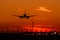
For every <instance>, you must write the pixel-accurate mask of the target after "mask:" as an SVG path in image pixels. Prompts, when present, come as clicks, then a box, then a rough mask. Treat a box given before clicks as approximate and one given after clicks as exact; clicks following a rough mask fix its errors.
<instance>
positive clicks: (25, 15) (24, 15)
mask: <svg viewBox="0 0 60 40" xmlns="http://www.w3.org/2000/svg"><path fill="white" fill-rule="evenodd" d="M13 16H16V17H19V18H21V19H22V18H27V19H28V18H30V17H33V16H36V15H30V16H28V15H27V14H26V11H25V12H24V14H23V15H22V16H19V15H13Z"/></svg>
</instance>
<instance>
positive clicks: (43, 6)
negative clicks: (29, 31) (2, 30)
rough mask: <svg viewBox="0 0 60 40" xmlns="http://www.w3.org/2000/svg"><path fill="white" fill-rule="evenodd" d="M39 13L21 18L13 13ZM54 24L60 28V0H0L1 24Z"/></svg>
mask: <svg viewBox="0 0 60 40" xmlns="http://www.w3.org/2000/svg"><path fill="white" fill-rule="evenodd" d="M24 9H26V13H27V15H37V16H35V17H31V18H30V19H20V18H19V17H15V16H12V15H23V14H24ZM32 21H33V22H34V23H35V24H36V25H40V24H41V25H52V26H54V27H55V28H58V29H59V28H60V0H0V25H4V26H6V25H13V24H14V25H16V26H17V25H18V24H19V25H21V24H23V22H24V23H26V24H31V22H32Z"/></svg>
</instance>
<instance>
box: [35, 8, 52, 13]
mask: <svg viewBox="0 0 60 40" xmlns="http://www.w3.org/2000/svg"><path fill="white" fill-rule="evenodd" d="M35 10H38V11H45V12H52V10H49V9H47V7H39V8H38V9H35Z"/></svg>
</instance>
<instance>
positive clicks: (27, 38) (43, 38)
mask: <svg viewBox="0 0 60 40" xmlns="http://www.w3.org/2000/svg"><path fill="white" fill-rule="evenodd" d="M49 39H50V40H60V35H59V34H52V33H48V34H47V33H0V40H49Z"/></svg>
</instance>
